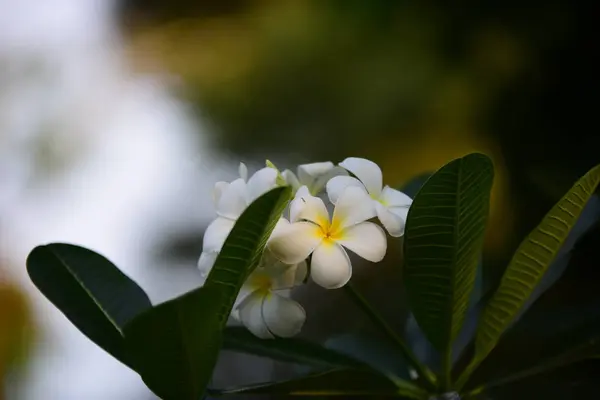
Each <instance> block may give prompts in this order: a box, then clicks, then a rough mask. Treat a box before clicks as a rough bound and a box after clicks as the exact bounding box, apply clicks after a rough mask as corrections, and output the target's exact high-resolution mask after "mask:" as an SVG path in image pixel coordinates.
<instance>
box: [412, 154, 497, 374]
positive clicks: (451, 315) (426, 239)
mask: <svg viewBox="0 0 600 400" xmlns="http://www.w3.org/2000/svg"><path fill="white" fill-rule="evenodd" d="M493 176H494V170H493V165H492V162H491V160H490V159H489V158H488V157H487V156H485V155H483V154H477V153H475V154H469V155H467V156H465V157H463V158H459V159H457V160H454V161H451V162H450V163H448V164H446V165H445V166H443V167H442V168H441V169H440V170H438V171H437V172H436V173H435V174H433V175H432V176H431V177H430V178H429V179H428V180H427V182H425V184H424V185H423V187H422V188H421V190H420V191H419V192H418V193H417V195H416V197H415V199H414V201H413V203H412V206H411V207H410V210H409V212H408V217H407V221H406V233H405V239H404V257H405V260H404V280H405V283H406V291H407V295H408V301H409V304H410V307H411V311H412V312H413V314H414V316H415V318H416V320H417V322H418V323H419V326H420V327H421V329H422V330H423V333H424V334H425V335H426V337H427V338H428V339H429V341H430V342H431V343H432V344H433V346H434V347H435V348H436V349H437V350H439V351H440V352H442V353H443V354H444V355H445V357H444V361H445V365H446V367H445V370H446V372H448V368H449V366H450V361H451V354H452V343H453V341H454V340H455V339H456V337H457V336H458V334H459V332H460V330H461V328H462V324H463V321H464V319H465V315H466V312H467V309H468V307H469V299H470V296H471V292H472V289H473V285H474V281H475V276H476V271H477V264H478V262H479V258H480V256H481V247H482V245H483V238H484V233H485V226H486V221H487V217H488V211H489V201H490V191H491V188H492V182H493Z"/></svg>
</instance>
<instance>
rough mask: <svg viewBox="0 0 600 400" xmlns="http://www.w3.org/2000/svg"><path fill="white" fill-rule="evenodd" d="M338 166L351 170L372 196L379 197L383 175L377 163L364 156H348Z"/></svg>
mask: <svg viewBox="0 0 600 400" xmlns="http://www.w3.org/2000/svg"><path fill="white" fill-rule="evenodd" d="M340 166H342V167H344V168H346V169H347V170H348V171H350V172H352V173H353V174H354V175H355V176H356V177H357V178H358V179H359V180H360V181H361V182H362V183H363V185H365V187H366V188H367V190H368V191H369V193H370V194H371V195H372V196H374V197H379V195H380V193H381V189H382V188H383V176H382V173H381V168H379V165H377V164H375V163H374V162H373V161H371V160H367V159H366V158H357V157H348V158H346V159H345V160H344V161H342V162H341V163H340Z"/></svg>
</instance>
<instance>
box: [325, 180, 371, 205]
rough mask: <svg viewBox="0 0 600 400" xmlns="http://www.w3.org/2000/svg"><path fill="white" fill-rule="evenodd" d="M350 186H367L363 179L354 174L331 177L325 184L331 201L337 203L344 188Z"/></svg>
mask: <svg viewBox="0 0 600 400" xmlns="http://www.w3.org/2000/svg"><path fill="white" fill-rule="evenodd" d="M350 186H355V187H359V188H365V186H364V185H363V184H362V183H361V181H359V180H358V179H356V178H354V177H352V176H344V175H338V176H334V177H333V178H331V179H330V180H329V181H328V182H327V184H326V185H325V189H326V190H327V197H329V201H330V202H332V203H333V204H336V203H337V201H338V199H339V197H340V196H341V194H342V193H343V192H344V190H346V188H348V187H350ZM365 190H366V189H365Z"/></svg>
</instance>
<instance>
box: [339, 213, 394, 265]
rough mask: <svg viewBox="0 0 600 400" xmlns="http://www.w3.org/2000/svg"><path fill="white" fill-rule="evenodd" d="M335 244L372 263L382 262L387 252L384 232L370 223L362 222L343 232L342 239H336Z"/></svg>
mask: <svg viewBox="0 0 600 400" xmlns="http://www.w3.org/2000/svg"><path fill="white" fill-rule="evenodd" d="M337 243H339V244H341V245H342V246H344V247H346V248H347V249H348V250H351V251H352V252H354V253H356V254H357V255H359V256H360V257H362V258H364V259H365V260H369V261H372V262H379V261H381V260H383V257H384V256H385V252H386V250H387V239H386V237H385V232H383V229H381V227H380V226H379V225H375V224H374V223H372V222H363V223H362V224H358V225H355V226H352V227H350V228H348V229H346V230H344V232H343V237H342V239H338V240H337Z"/></svg>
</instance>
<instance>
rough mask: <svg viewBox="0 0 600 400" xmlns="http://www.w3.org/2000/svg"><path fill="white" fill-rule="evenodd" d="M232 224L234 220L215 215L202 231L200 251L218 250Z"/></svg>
mask: <svg viewBox="0 0 600 400" xmlns="http://www.w3.org/2000/svg"><path fill="white" fill-rule="evenodd" d="M234 225H235V221H233V220H231V219H228V218H223V217H217V219H215V220H214V221H213V222H211V223H210V225H208V227H207V228H206V231H204V237H203V238H202V251H203V252H207V251H220V250H221V247H223V243H225V239H227V236H229V233H230V232H231V230H232V229H233V226H234Z"/></svg>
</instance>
